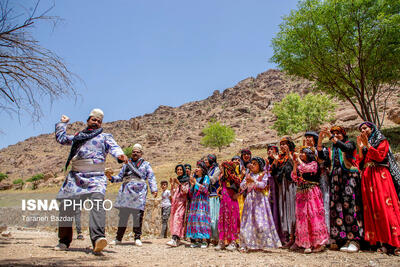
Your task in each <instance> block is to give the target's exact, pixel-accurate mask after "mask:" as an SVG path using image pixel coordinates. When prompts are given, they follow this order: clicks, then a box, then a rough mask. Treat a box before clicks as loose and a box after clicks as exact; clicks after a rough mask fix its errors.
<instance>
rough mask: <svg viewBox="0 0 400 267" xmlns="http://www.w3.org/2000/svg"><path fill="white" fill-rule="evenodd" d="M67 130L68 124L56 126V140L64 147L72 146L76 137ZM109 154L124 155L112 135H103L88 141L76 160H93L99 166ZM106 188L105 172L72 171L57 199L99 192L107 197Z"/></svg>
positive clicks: (114, 155) (61, 123) (62, 123)
mask: <svg viewBox="0 0 400 267" xmlns="http://www.w3.org/2000/svg"><path fill="white" fill-rule="evenodd" d="M66 128H67V123H64V122H59V123H57V124H56V140H57V142H59V143H60V144H62V145H72V139H73V137H74V136H73V135H67V133H66ZM107 153H110V154H111V155H112V156H113V157H115V158H117V157H118V156H120V155H123V154H124V152H123V151H122V149H121V148H120V146H119V145H118V144H117V143H116V142H115V140H114V138H113V136H112V135H111V134H107V133H101V134H99V135H97V136H96V137H94V138H92V139H90V140H88V141H86V143H84V144H83V145H82V146H81V148H80V149H79V151H78V153H77V154H76V158H77V159H91V160H93V163H94V164H99V163H105V161H106V156H107ZM106 188H107V178H106V176H105V175H104V172H99V171H96V172H76V171H70V172H69V173H68V175H67V177H66V178H65V182H64V184H63V185H62V186H61V188H60V191H59V192H58V195H57V199H64V198H74V197H77V196H79V195H83V194H88V193H97V192H98V193H102V194H103V195H105V193H106Z"/></svg>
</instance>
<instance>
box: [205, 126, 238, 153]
mask: <svg viewBox="0 0 400 267" xmlns="http://www.w3.org/2000/svg"><path fill="white" fill-rule="evenodd" d="M203 133H204V137H203V138H202V139H201V141H200V143H201V144H202V145H204V146H206V147H217V148H218V151H219V152H221V148H222V147H224V146H228V145H229V144H230V143H232V142H233V141H234V140H235V131H234V130H233V129H232V128H231V127H229V126H226V125H221V123H220V122H219V121H215V120H212V121H211V122H209V123H208V126H207V127H205V128H204V129H203Z"/></svg>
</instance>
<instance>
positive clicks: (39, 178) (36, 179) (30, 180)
mask: <svg viewBox="0 0 400 267" xmlns="http://www.w3.org/2000/svg"><path fill="white" fill-rule="evenodd" d="M43 177H44V174H43V173H39V174H36V175H34V176H32V177H31V178H29V179H27V180H26V181H27V182H31V183H32V182H36V181H39V180H42V179H43Z"/></svg>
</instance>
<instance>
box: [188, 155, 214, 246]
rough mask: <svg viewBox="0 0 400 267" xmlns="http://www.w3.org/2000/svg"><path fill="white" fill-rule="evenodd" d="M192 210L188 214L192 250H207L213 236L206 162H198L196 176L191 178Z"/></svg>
mask: <svg viewBox="0 0 400 267" xmlns="http://www.w3.org/2000/svg"><path fill="white" fill-rule="evenodd" d="M189 182H190V191H189V192H190V198H191V203H190V210H189V214H188V222H187V232H186V235H187V237H188V238H190V240H191V243H192V244H191V245H190V247H192V248H198V247H201V248H207V239H210V234H211V219H210V205H209V192H208V186H209V184H210V179H209V178H208V176H207V166H206V164H205V163H204V161H199V162H197V168H196V170H195V176H191V177H190V180H189Z"/></svg>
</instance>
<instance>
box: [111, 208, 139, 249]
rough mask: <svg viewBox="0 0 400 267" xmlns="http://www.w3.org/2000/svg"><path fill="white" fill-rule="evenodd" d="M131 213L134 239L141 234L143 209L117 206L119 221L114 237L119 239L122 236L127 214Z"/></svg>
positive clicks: (127, 218)
mask: <svg viewBox="0 0 400 267" xmlns="http://www.w3.org/2000/svg"><path fill="white" fill-rule="evenodd" d="M131 214H132V219H133V233H135V240H136V239H140V237H141V235H142V224H143V214H144V211H143V210H138V209H131V208H119V222H118V231H117V237H116V239H117V240H118V241H121V240H122V238H123V237H124V234H125V231H126V227H127V226H128V220H129V216H130V215H131Z"/></svg>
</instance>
